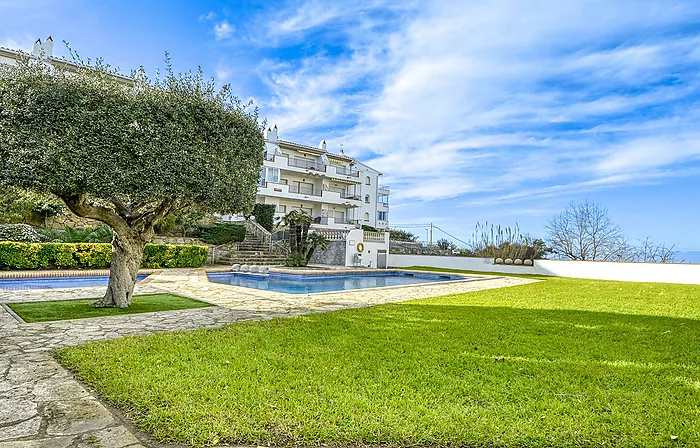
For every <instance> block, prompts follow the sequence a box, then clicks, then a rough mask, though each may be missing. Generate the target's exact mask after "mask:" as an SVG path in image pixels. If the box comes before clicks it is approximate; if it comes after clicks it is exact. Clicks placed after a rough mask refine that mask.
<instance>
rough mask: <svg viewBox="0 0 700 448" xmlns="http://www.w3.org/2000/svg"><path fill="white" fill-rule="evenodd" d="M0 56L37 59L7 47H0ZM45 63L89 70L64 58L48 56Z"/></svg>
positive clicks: (120, 77)
mask: <svg viewBox="0 0 700 448" xmlns="http://www.w3.org/2000/svg"><path fill="white" fill-rule="evenodd" d="M0 56H5V57H8V58H11V59H17V57H18V56H28V57H30V58H32V59H39V58H38V57H36V56H33V55H31V54H29V53H26V52H24V51H20V50H13V49H12V48H7V47H0ZM45 61H47V62H49V63H51V64H55V65H60V66H63V67H68V68H69V69H70V68H73V69H77V68H89V67H88V66H86V65H82V64H78V63H75V62H73V61H69V60H68V59H66V58H57V57H55V56H49V57H47V58H46V59H45ZM110 75H111V76H113V77H114V78H117V79H119V80H122V81H129V82H132V81H133V80H132V79H131V78H130V77H128V76H125V75H122V74H120V73H110Z"/></svg>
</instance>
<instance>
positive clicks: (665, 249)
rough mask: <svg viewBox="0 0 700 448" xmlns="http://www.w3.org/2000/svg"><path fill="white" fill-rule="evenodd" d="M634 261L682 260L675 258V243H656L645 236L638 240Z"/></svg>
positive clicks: (670, 261)
mask: <svg viewBox="0 0 700 448" xmlns="http://www.w3.org/2000/svg"><path fill="white" fill-rule="evenodd" d="M634 253H635V261H640V262H643V263H680V262H682V260H678V259H677V258H676V256H677V254H678V252H677V251H676V245H675V244H673V245H671V246H667V245H666V244H657V243H655V242H653V241H652V240H651V238H650V237H647V238H645V239H643V240H639V245H638V246H637V247H636V250H635V252H634Z"/></svg>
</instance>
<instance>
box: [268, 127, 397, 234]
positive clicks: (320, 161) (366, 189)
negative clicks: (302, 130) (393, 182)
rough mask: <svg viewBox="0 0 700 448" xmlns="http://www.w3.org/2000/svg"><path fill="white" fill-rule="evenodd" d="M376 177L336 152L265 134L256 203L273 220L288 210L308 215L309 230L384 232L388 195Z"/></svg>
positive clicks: (323, 144) (274, 131)
mask: <svg viewBox="0 0 700 448" xmlns="http://www.w3.org/2000/svg"><path fill="white" fill-rule="evenodd" d="M381 175H382V173H380V172H379V171H377V170H375V169H374V168H372V167H370V166H368V165H366V164H364V163H361V162H359V161H357V160H355V159H353V158H352V157H348V156H347V155H345V154H343V151H340V153H338V154H334V153H331V152H328V151H327V149H326V142H325V141H322V142H321V143H320V144H319V145H318V147H313V146H307V145H303V144H300V143H294V142H290V141H287V140H282V139H280V138H279V132H278V129H277V126H275V127H273V128H270V129H268V130H267V131H266V132H265V161H264V164H263V168H262V171H261V175H260V185H259V187H258V194H257V198H256V200H257V202H259V203H261V204H274V205H275V207H276V213H275V216H276V217H282V216H284V215H285V214H286V213H289V212H290V211H292V210H300V211H303V212H305V213H308V214H309V215H311V217H312V218H313V219H314V224H313V226H314V227H320V228H330V229H343V230H350V229H353V228H355V227H357V226H359V225H368V226H371V227H375V228H377V229H386V228H389V189H388V188H387V187H384V186H380V185H379V180H380V178H381Z"/></svg>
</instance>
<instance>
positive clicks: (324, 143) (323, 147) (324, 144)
mask: <svg viewBox="0 0 700 448" xmlns="http://www.w3.org/2000/svg"><path fill="white" fill-rule="evenodd" d="M318 149H322V150H324V151H325V150H326V141H325V140H321V143H319V144H318Z"/></svg>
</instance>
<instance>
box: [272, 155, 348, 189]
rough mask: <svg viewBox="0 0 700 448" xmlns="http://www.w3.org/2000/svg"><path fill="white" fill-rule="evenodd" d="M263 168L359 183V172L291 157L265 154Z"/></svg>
mask: <svg viewBox="0 0 700 448" xmlns="http://www.w3.org/2000/svg"><path fill="white" fill-rule="evenodd" d="M265 166H268V167H271V168H279V169H282V170H289V171H294V172H298V173H309V174H318V175H321V176H326V177H332V178H336V179H342V180H345V181H350V182H353V183H359V182H360V179H359V178H360V172H359V171H357V170H353V169H352V168H347V167H343V166H337V165H327V164H325V163H322V162H315V161H311V160H304V159H295V158H293V157H288V156H284V155H279V154H277V155H274V154H266V155H265Z"/></svg>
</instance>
